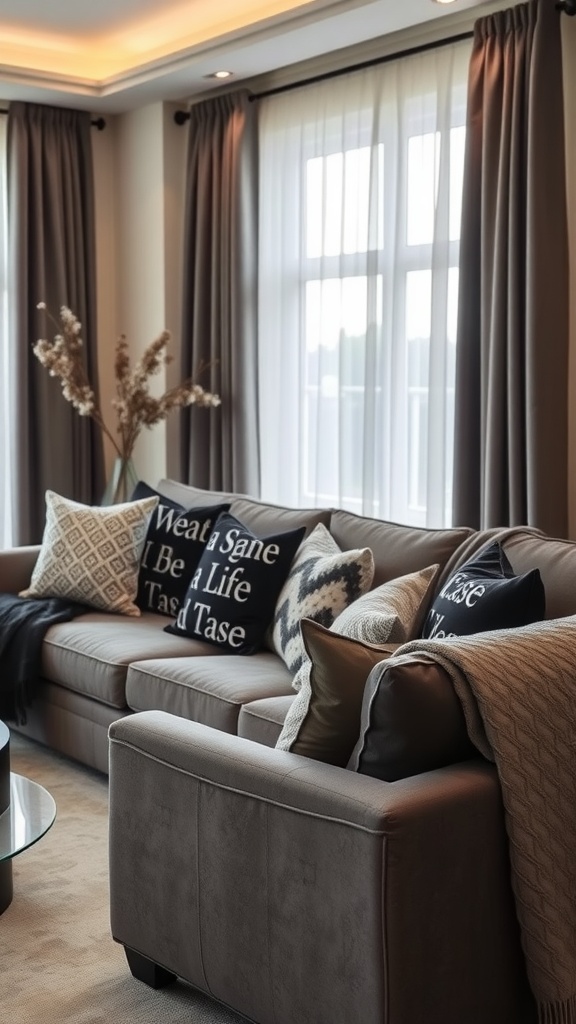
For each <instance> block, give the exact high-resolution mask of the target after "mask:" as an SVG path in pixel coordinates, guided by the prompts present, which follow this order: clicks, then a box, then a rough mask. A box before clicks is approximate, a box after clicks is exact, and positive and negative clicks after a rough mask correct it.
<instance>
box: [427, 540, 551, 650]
mask: <svg viewBox="0 0 576 1024" xmlns="http://www.w3.org/2000/svg"><path fill="white" fill-rule="evenodd" d="M545 610H546V597H545V593H544V584H543V583H542V579H541V577H540V570H539V569H532V570H531V571H530V572H526V573H523V574H522V575H521V576H516V575H515V574H514V570H513V568H512V566H511V565H510V562H509V561H508V559H507V557H506V555H505V553H504V551H503V550H502V547H501V546H500V544H498V543H494V544H490V545H489V547H487V548H484V550H483V551H481V552H480V554H478V555H477V556H476V557H475V558H473V559H472V560H471V561H469V562H466V563H465V564H464V565H462V566H461V567H460V568H459V569H458V570H457V571H456V572H455V573H454V574H453V575H452V576H450V578H449V579H448V580H447V581H446V583H445V584H444V586H443V587H442V590H441V591H440V593H439V594H438V595H437V597H435V599H434V601H433V602H432V606H431V608H430V611H429V612H428V615H427V616H426V619H425V622H424V627H423V629H422V636H423V637H425V638H436V639H440V638H444V637H449V636H466V635H468V634H470V633H484V632H486V631H487V630H490V629H512V628H514V627H516V626H527V625H528V623H530V622H538V621H540V620H542V619H543V618H544V615H545Z"/></svg>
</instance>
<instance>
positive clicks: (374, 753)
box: [347, 654, 478, 782]
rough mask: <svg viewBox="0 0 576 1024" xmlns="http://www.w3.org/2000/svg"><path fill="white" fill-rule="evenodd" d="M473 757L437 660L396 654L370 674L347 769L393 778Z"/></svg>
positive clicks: (387, 779) (448, 681)
mask: <svg viewBox="0 0 576 1024" xmlns="http://www.w3.org/2000/svg"><path fill="white" fill-rule="evenodd" d="M471 757H478V751H477V749H476V747H475V746H474V745H473V743H472V741H471V740H470V739H469V738H468V733H467V731H466V722H465V719H464V712H463V710H462V705H461V703H460V701H459V700H458V697H457V696H456V691H455V690H454V687H453V685H452V680H451V679H450V676H449V675H448V673H447V672H446V670H445V669H443V668H442V666H441V665H439V664H438V663H437V662H436V661H434V660H433V659H432V658H430V657H429V656H428V655H426V654H422V655H417V656H416V655H414V654H398V655H397V656H396V657H394V658H391V659H390V661H387V662H385V664H383V665H381V666H379V667H378V668H377V669H376V670H375V671H374V672H372V673H371V674H370V676H369V678H368V680H367V683H366V687H365V689H364V697H363V701H362V711H361V715H360V735H359V738H358V740H357V743H356V746H355V747H354V750H353V752H352V756H351V757H350V761H349V762H348V764H347V767H348V768H350V769H351V770H352V771H356V772H360V774H362V775H372V776H373V777H374V778H376V779H383V780H384V781H385V782H395V781H396V780H397V779H405V778H407V777H408V776H410V775H418V774H420V773H421V772H428V771H433V770H435V769H436V768H443V767H444V765H448V764H456V763H457V762H458V761H466V760H468V759H469V758H471Z"/></svg>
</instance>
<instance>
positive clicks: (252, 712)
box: [238, 693, 296, 747]
mask: <svg viewBox="0 0 576 1024" xmlns="http://www.w3.org/2000/svg"><path fill="white" fill-rule="evenodd" d="M295 696H296V695H295V694H294V693H293V694H292V695H291V696H290V697H261V698H260V700H252V701H250V703H249V704H244V706H243V707H242V708H241V709H240V714H239V716H238V735H239V736H243V737H244V739H246V740H254V741H255V742H256V743H262V744H263V745H264V746H265V747H275V746H276V742H277V740H278V737H279V736H280V733H281V732H282V726H283V725H284V719H285V718H286V715H287V714H288V709H289V708H290V705H291V704H292V703H293V701H294V699H295Z"/></svg>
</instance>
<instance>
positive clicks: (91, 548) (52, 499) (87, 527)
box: [20, 491, 158, 615]
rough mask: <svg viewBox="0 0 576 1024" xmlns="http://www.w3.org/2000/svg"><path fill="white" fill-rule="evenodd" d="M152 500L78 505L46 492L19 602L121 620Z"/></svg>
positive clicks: (134, 582)
mask: <svg viewBox="0 0 576 1024" xmlns="http://www.w3.org/2000/svg"><path fill="white" fill-rule="evenodd" d="M157 504H158V498H157V497H151V498H145V499H143V500H142V501H129V502H126V503H125V504H122V505H111V506H107V507H102V508H100V507H99V506H91V505H81V504H79V503H78V502H76V501H71V500H70V499H69V498H63V497H61V495H59V494H56V493H55V492H54V491H46V525H45V527H44V535H43V537H42V547H41V549H40V554H39V555H38V560H37V562H36V565H35V567H34V571H33V573H32V579H31V581H30V586H29V587H28V588H27V590H23V591H21V593H20V596H21V597H66V598H69V599H70V600H72V601H78V602H80V603H81V604H87V605H90V606H91V607H93V608H99V609H101V610H102V611H107V612H120V613H121V614H123V615H140V609H139V608H138V607H137V605H136V604H135V603H134V601H135V597H136V593H137V591H138V570H139V568H140V556H141V554H142V549H143V547H144V541H145V539H146V531H147V530H148V525H149V522H150V517H151V515H152V513H153V511H154V509H155V508H156V506H157Z"/></svg>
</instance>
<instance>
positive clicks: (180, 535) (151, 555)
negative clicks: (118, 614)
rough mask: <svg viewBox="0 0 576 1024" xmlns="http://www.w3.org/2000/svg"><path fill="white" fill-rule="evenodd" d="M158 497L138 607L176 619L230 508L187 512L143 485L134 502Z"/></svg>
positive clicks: (148, 535) (141, 574)
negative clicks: (222, 515) (215, 530)
mask: <svg viewBox="0 0 576 1024" xmlns="http://www.w3.org/2000/svg"><path fill="white" fill-rule="evenodd" d="M151 497H156V498H157V499H158V505H157V507H156V508H155V509H154V512H153V513H152V517H151V519H150V524H149V526H148V532H147V533H146V541H145V543H144V549H143V551H142V557H141V560H140V568H139V571H138V594H137V597H136V604H137V605H138V607H139V608H141V609H142V611H148V612H157V613H158V615H170V616H171V618H173V619H174V618H176V616H177V614H178V611H179V608H180V604H181V602H182V600H183V598H184V595H185V594H186V590H187V588H188V584H189V582H190V579H191V577H192V574H193V572H194V570H195V568H196V566H197V565H198V562H199V561H200V558H201V556H202V553H203V551H204V548H205V546H206V543H207V541H208V538H209V536H210V534H211V532H212V527H213V526H214V523H215V522H216V520H217V518H218V516H219V515H220V513H221V512H226V511H227V510H228V509H229V507H230V505H229V504H226V503H220V504H219V505H207V506H197V507H196V508H188V509H186V508H184V506H182V505H180V503H179V502H177V501H172V499H171V498H166V497H165V496H164V495H162V494H160V493H159V492H158V491H155V490H154V489H153V488H152V487H149V486H148V484H146V483H144V482H143V481H140V482H139V483H138V484H137V486H136V488H135V490H134V492H133V494H132V499H131V500H132V501H138V500H141V499H142V498H151Z"/></svg>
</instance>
